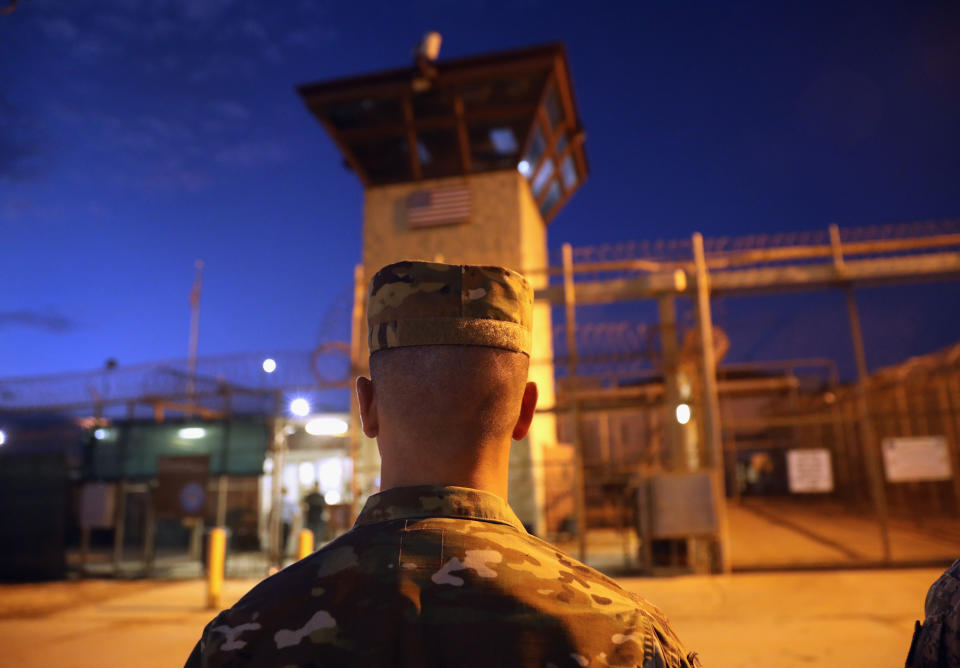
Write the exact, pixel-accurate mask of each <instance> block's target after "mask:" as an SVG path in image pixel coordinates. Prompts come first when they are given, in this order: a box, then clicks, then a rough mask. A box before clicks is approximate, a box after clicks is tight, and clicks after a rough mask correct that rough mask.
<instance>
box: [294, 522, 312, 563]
mask: <svg viewBox="0 0 960 668" xmlns="http://www.w3.org/2000/svg"><path fill="white" fill-rule="evenodd" d="M312 553H313V532H312V531H310V529H300V536H299V540H298V541H297V559H303V558H304V557H309V556H310V555H311V554H312Z"/></svg>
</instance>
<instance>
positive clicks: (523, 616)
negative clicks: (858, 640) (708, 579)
mask: <svg viewBox="0 0 960 668" xmlns="http://www.w3.org/2000/svg"><path fill="white" fill-rule="evenodd" d="M248 665H249V666H452V667H460V666H498V667H499V666H537V667H538V668H547V667H554V668H565V667H568V666H569V667H570V668H584V667H586V666H643V667H644V668H647V667H650V668H654V667H656V668H675V667H676V668H681V667H693V666H699V665H700V664H699V661H698V660H697V658H696V656H695V655H694V654H689V655H688V654H687V652H686V651H685V650H684V649H683V647H682V646H681V644H680V641H679V639H678V638H677V636H676V635H675V634H674V632H673V630H672V629H671V628H670V625H669V623H668V622H667V620H666V618H665V617H664V616H663V614H662V613H661V612H660V611H659V610H658V609H657V608H656V607H654V606H653V605H651V604H650V603H648V602H646V601H645V600H643V599H642V598H640V597H639V596H636V595H635V594H631V593H629V592H627V591H625V590H624V589H622V588H621V587H620V586H619V585H617V584H616V583H615V582H614V581H613V580H611V579H609V578H607V577H606V576H604V575H602V574H601V573H599V572H597V571H595V570H593V569H591V568H588V567H586V566H584V565H582V564H580V563H578V562H577V561H574V560H573V559H571V558H569V557H567V556H566V555H564V554H563V553H561V552H559V551H558V550H557V549H556V548H554V547H553V546H551V545H550V544H549V543H546V542H544V541H541V540H539V539H537V538H535V537H533V536H531V535H530V534H528V533H527V532H526V531H525V530H524V528H523V525H522V524H521V523H520V521H519V520H518V519H517V516H516V515H515V514H514V513H513V511H512V510H511V509H510V507H509V506H508V505H507V503H506V502H505V501H504V500H503V499H501V498H500V497H498V496H496V495H494V494H490V493H488V492H482V491H478V490H473V489H466V488H462V487H399V488H394V489H390V490H387V491H385V492H382V493H380V494H376V495H374V496H372V497H370V499H369V500H368V501H367V503H366V506H365V507H364V509H363V511H362V512H361V513H360V516H359V518H358V519H357V522H356V524H355V525H354V527H353V529H352V530H351V531H349V532H348V533H346V534H344V535H343V536H341V537H340V538H338V539H337V540H335V541H333V542H332V543H330V544H328V545H327V546H325V547H324V548H323V549H322V550H319V551H318V552H316V553H314V554H313V555H311V556H309V557H307V558H305V559H303V560H301V561H299V562H297V563H295V564H292V565H291V566H289V567H287V568H285V569H284V570H282V571H280V572H279V573H277V574H276V575H274V576H273V577H271V578H269V579H267V580H265V581H263V582H261V583H260V584H259V585H257V586H256V587H254V588H253V589H252V590H251V591H250V592H249V593H247V595H246V596H244V597H243V598H242V599H241V600H240V601H239V602H238V603H237V604H236V605H235V606H234V607H233V608H231V609H229V610H226V611H224V612H222V613H220V615H219V616H217V617H216V618H215V619H214V620H213V621H212V622H210V624H208V625H207V627H206V629H205V630H204V633H203V637H202V638H201V640H200V642H199V643H198V644H197V646H196V647H195V648H194V651H193V654H191V656H190V658H189V659H188V661H187V666H188V667H192V666H248Z"/></svg>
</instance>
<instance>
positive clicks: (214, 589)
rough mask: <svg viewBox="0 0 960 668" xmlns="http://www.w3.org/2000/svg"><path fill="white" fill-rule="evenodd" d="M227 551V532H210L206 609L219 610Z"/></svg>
mask: <svg viewBox="0 0 960 668" xmlns="http://www.w3.org/2000/svg"><path fill="white" fill-rule="evenodd" d="M226 549H227V532H226V531H224V530H223V529H222V528H221V527H215V528H213V529H211V530H210V538H209V540H208V542H207V608H209V609H211V610H214V609H219V608H220V597H221V594H222V593H223V562H224V557H225V554H226Z"/></svg>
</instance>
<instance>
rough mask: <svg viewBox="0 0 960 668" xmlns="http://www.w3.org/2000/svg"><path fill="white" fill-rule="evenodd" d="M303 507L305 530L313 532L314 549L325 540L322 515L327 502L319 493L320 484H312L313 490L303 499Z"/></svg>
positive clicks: (324, 526)
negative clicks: (305, 520) (304, 509)
mask: <svg viewBox="0 0 960 668" xmlns="http://www.w3.org/2000/svg"><path fill="white" fill-rule="evenodd" d="M303 505H304V507H305V508H306V511H307V522H306V524H307V528H308V529H310V531H312V532H313V541H314V545H315V546H316V547H320V544H321V543H323V542H324V540H326V534H327V530H326V529H327V527H326V522H324V519H323V514H324V512H326V510H327V500H326V499H325V498H323V494H321V493H320V484H319V483H313V489H312V490H311V491H310V493H309V494H307V495H306V496H305V497H303Z"/></svg>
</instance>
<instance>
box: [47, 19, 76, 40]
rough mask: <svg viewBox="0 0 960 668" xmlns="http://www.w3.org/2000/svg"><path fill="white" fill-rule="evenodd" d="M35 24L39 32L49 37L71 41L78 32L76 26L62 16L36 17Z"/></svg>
mask: <svg viewBox="0 0 960 668" xmlns="http://www.w3.org/2000/svg"><path fill="white" fill-rule="evenodd" d="M37 26H38V27H39V28H40V32H42V33H43V34H44V35H45V36H46V37H49V38H50V39H56V40H64V41H70V42H72V41H73V40H75V39H76V38H77V35H79V34H80V32H79V31H78V30H77V26H75V25H74V24H73V22H72V21H70V20H69V19H66V18H63V17H62V16H58V17H56V18H41V19H38V21H37Z"/></svg>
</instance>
